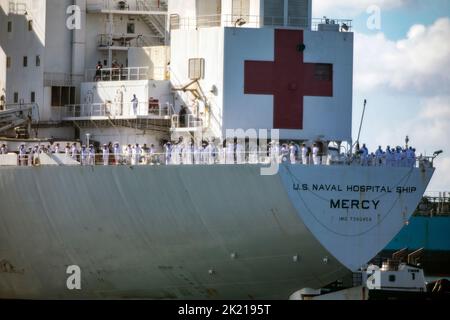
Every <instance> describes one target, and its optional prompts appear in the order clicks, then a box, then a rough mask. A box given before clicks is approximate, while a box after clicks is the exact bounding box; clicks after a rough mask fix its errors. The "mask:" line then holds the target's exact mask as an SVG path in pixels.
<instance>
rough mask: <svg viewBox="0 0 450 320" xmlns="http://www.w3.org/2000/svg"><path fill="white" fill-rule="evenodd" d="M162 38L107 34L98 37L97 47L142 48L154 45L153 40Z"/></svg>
mask: <svg viewBox="0 0 450 320" xmlns="http://www.w3.org/2000/svg"><path fill="white" fill-rule="evenodd" d="M159 38H160V36H156V35H151V34H106V33H102V34H99V35H97V45H98V46H99V47H100V48H108V47H124V48H141V47H148V46H151V45H153V44H155V43H154V42H152V39H159Z"/></svg>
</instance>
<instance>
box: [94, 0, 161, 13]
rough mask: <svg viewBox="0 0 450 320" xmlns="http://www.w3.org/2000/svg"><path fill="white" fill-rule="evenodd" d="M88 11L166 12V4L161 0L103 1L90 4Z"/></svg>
mask: <svg viewBox="0 0 450 320" xmlns="http://www.w3.org/2000/svg"><path fill="white" fill-rule="evenodd" d="M87 8H88V11H98V10H106V11H108V10H109V11H124V12H126V11H142V12H148V11H153V12H167V4H166V2H165V1H161V0H103V1H102V3H100V4H98V3H92V4H88V6H87Z"/></svg>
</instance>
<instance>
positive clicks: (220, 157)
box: [0, 145, 386, 167]
mask: <svg viewBox="0 0 450 320" xmlns="http://www.w3.org/2000/svg"><path fill="white" fill-rule="evenodd" d="M28 147H32V145H30V146H28ZM28 147H27V146H26V147H25V149H27V148H28ZM86 150H87V149H86ZM123 150H124V149H123ZM167 150H168V151H166V152H164V153H161V152H159V153H157V152H153V153H150V152H148V151H142V149H141V152H139V153H135V152H123V151H122V152H120V153H117V154H114V152H113V150H109V152H108V153H107V154H105V155H104V154H103V153H98V152H96V153H95V157H93V155H94V154H91V155H89V152H88V151H86V152H85V153H84V154H81V151H80V150H77V153H76V154H75V155H73V154H72V153H71V152H69V154H67V155H68V156H69V157H72V159H73V160H76V161H79V162H81V163H82V164H87V163H86V162H85V161H84V160H83V159H84V158H86V159H91V160H92V159H94V158H95V160H94V162H92V161H91V162H89V164H91V165H119V164H120V165H130V164H131V165H133V163H134V164H136V165H146V164H161V165H162V164H166V165H193V164H197V165H202V164H269V163H271V162H272V163H274V162H276V163H290V164H291V165H303V166H343V165H361V164H359V163H350V164H349V163H347V162H345V161H344V162H329V161H320V162H314V161H313V159H311V158H310V157H308V161H306V162H303V161H302V159H300V158H297V157H296V158H295V159H294V161H292V160H293V159H290V158H289V156H286V155H285V154H284V155H283V154H274V153H271V152H270V151H256V150H255V151H242V152H238V151H236V150H235V149H234V148H233V150H232V151H230V150H229V149H227V148H222V147H216V146H212V147H211V148H208V147H206V148H197V147H192V146H191V147H190V148H189V147H186V146H180V145H173V146H172V147H171V148H169V149H167ZM14 153H15V154H16V155H17V152H13V153H12V154H14ZM40 153H50V154H52V152H48V151H47V152H44V151H42V152H40ZM63 153H64V152H63V151H60V152H59V154H63ZM9 155H11V153H10V154H9ZM1 156H2V155H0V157H1ZM28 156H29V154H26V155H19V156H18V161H19V165H20V160H21V159H22V161H24V160H25V159H28ZM104 156H105V157H104ZM133 157H134V159H135V160H133ZM149 158H151V159H154V161H148V162H147V161H146V159H149ZM105 160H107V162H106V161H105ZM0 163H1V161H0ZM24 163H25V162H24ZM26 163H27V164H22V165H29V162H26ZM0 165H1V164H0ZM380 167H381V166H380ZM382 167H386V166H385V165H383V166H382Z"/></svg>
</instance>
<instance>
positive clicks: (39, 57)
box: [36, 55, 41, 67]
mask: <svg viewBox="0 0 450 320" xmlns="http://www.w3.org/2000/svg"><path fill="white" fill-rule="evenodd" d="M40 66H41V56H39V55H37V56H36V67H40Z"/></svg>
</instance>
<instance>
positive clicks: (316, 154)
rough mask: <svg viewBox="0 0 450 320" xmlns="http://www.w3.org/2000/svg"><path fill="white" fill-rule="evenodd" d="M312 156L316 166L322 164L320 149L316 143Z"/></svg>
mask: <svg viewBox="0 0 450 320" xmlns="http://www.w3.org/2000/svg"><path fill="white" fill-rule="evenodd" d="M312 154H313V162H314V165H319V164H320V156H319V147H318V146H317V144H315V143H314V145H313V149H312Z"/></svg>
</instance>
